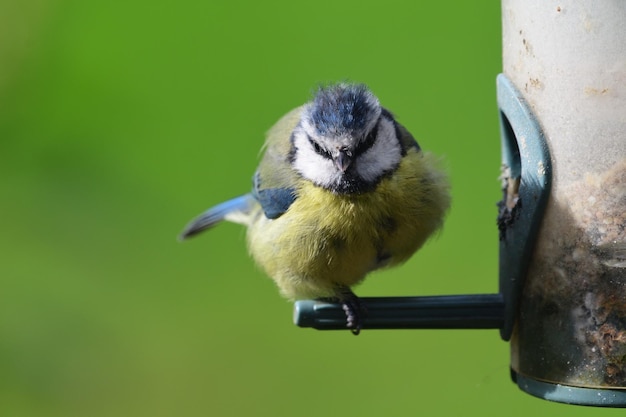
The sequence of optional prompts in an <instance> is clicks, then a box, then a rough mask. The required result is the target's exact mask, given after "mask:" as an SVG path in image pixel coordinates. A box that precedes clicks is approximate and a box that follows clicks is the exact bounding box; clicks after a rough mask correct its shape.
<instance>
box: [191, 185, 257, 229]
mask: <svg viewBox="0 0 626 417" xmlns="http://www.w3.org/2000/svg"><path fill="white" fill-rule="evenodd" d="M255 204H256V201H255V198H254V197H253V196H252V194H245V195H242V196H240V197H236V198H233V199H232V200H228V201H225V202H223V203H221V204H218V205H217V206H214V207H211V208H210V209H208V210H207V211H205V212H204V213H202V214H201V215H199V216H198V217H196V218H195V219H193V220H192V221H191V222H190V223H189V224H188V225H187V227H185V229H184V230H183V232H182V233H181V234H180V239H181V240H182V239H186V238H188V237H191V236H194V235H197V234H198V233H200V232H202V231H204V230H206V229H208V228H210V227H213V226H214V225H216V224H217V223H219V222H221V221H222V220H225V219H226V218H227V217H228V216H229V215H235V214H246V213H249V212H250V211H251V209H252V208H253V207H254V205H255Z"/></svg>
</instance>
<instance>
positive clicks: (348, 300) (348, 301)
mask: <svg viewBox="0 0 626 417" xmlns="http://www.w3.org/2000/svg"><path fill="white" fill-rule="evenodd" d="M339 302H340V303H341V307H342V308H343V311H344V313H346V327H347V328H349V329H350V331H351V332H352V334H353V335H355V336H358V334H359V333H360V332H361V325H362V319H363V315H364V313H365V310H364V308H363V305H362V304H361V300H360V299H359V297H357V295H356V294H355V293H353V292H352V290H351V289H350V288H347V287H341V288H340V290H339Z"/></svg>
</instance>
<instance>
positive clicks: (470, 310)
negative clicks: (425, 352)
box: [294, 294, 504, 330]
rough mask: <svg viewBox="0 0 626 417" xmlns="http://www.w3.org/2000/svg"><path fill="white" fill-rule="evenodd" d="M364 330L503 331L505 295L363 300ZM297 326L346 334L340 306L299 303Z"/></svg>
mask: <svg viewBox="0 0 626 417" xmlns="http://www.w3.org/2000/svg"><path fill="white" fill-rule="evenodd" d="M359 300H360V301H361V305H362V307H363V310H364V312H363V317H362V328H363V329H500V328H502V326H503V324H504V301H503V298H502V295H501V294H474V295H444V296H426V297H361V298H359ZM294 323H295V324H296V325H298V326H300V327H312V328H314V329H318V330H345V329H346V315H345V313H344V311H343V309H342V307H341V304H340V303H333V302H327V301H320V300H302V301H297V302H296V304H295V306H294Z"/></svg>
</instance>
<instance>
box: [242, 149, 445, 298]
mask: <svg viewBox="0 0 626 417" xmlns="http://www.w3.org/2000/svg"><path fill="white" fill-rule="evenodd" d="M448 205H449V197H448V193H447V183H446V180H445V177H444V176H443V175H441V174H440V172H439V171H438V170H437V169H435V168H434V166H433V161H432V159H431V158H430V156H428V155H425V154H423V153H419V152H415V151H413V150H411V151H409V154H408V155H407V156H406V157H405V158H403V160H402V162H401V164H400V167H399V168H398V169H397V170H396V171H395V172H394V173H393V175H391V176H390V177H388V178H385V179H383V180H382V181H381V183H380V184H379V185H378V187H377V188H376V190H374V191H373V192H368V193H364V194H360V195H337V194H333V193H331V192H329V191H327V190H325V189H322V188H320V187H317V186H315V185H313V184H312V183H310V182H308V181H303V182H302V184H301V187H300V189H299V190H298V198H297V199H296V201H295V202H294V203H293V204H292V206H291V207H290V208H289V210H288V211H287V212H286V213H285V214H283V215H282V216H281V217H279V218H278V219H276V220H268V219H267V218H265V217H264V216H263V215H261V214H260V212H259V213H258V214H257V215H256V216H255V218H254V219H253V220H252V222H251V224H250V227H249V229H248V245H249V249H250V252H251V254H252V256H253V257H254V258H255V260H256V261H257V263H258V264H259V265H260V266H261V267H262V268H263V269H264V270H265V271H266V273H267V274H268V275H269V276H270V277H272V278H273V279H274V280H275V281H276V283H277V285H278V287H279V288H280V290H281V292H282V293H283V295H285V296H286V297H288V298H290V299H298V298H316V297H324V296H332V295H335V294H336V290H337V287H338V286H352V285H354V284H356V283H358V282H359V281H361V280H362V279H363V278H364V277H365V275H366V274H367V273H368V272H370V271H372V270H373V269H376V268H379V267H382V266H387V265H394V264H398V263H400V262H403V261H405V260H407V259H408V258H409V257H410V256H411V255H412V254H413V253H414V252H415V251H416V250H417V249H418V248H419V247H420V246H421V245H422V244H423V243H424V241H425V240H426V239H427V238H428V236H429V235H430V234H431V233H432V232H433V231H434V230H436V229H437V228H438V227H439V226H440V225H441V222H442V218H443V215H444V213H445V211H446V209H447V207H448Z"/></svg>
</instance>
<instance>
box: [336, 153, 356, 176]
mask: <svg viewBox="0 0 626 417" xmlns="http://www.w3.org/2000/svg"><path fill="white" fill-rule="evenodd" d="M351 163H352V152H350V151H347V150H345V149H342V150H340V151H339V155H337V157H336V158H335V164H336V165H337V168H339V169H340V170H341V172H346V169H348V167H349V166H350V164H351Z"/></svg>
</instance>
